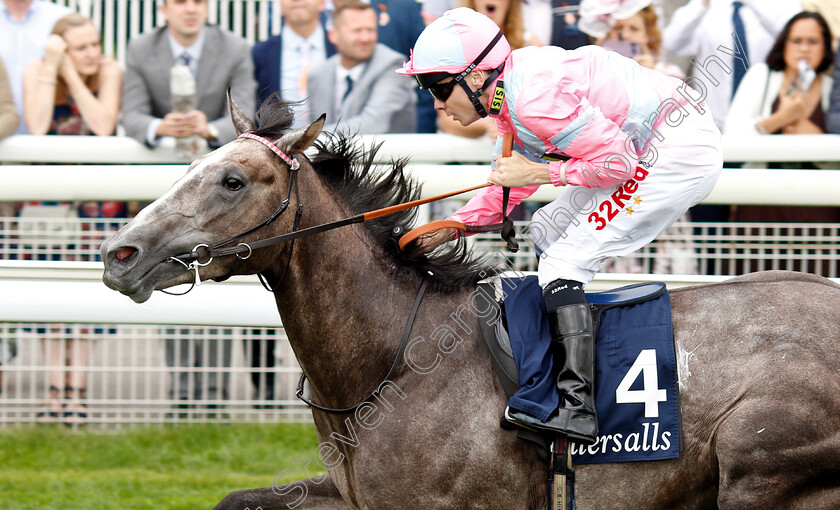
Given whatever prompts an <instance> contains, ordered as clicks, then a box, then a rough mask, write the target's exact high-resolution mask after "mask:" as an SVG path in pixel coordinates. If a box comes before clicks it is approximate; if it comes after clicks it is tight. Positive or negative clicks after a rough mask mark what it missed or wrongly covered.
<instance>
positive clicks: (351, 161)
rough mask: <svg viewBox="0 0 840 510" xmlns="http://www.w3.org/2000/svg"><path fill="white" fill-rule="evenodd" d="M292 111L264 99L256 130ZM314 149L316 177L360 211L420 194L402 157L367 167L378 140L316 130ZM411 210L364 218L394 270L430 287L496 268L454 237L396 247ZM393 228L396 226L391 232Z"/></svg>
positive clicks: (282, 127) (265, 130) (461, 283)
mask: <svg viewBox="0 0 840 510" xmlns="http://www.w3.org/2000/svg"><path fill="white" fill-rule="evenodd" d="M292 121H293V114H292V112H291V110H290V108H289V107H288V106H287V105H286V104H285V103H282V102H275V101H266V103H264V104H263V106H262V107H260V110H259V112H257V125H258V126H259V127H258V129H257V131H256V133H255V134H257V135H259V136H264V137H268V138H272V139H276V138H279V137H280V136H282V134H283V133H284V132H286V131H287V130H288V129H289V127H290V126H291V124H292ZM314 145H315V149H316V150H317V152H316V154H315V155H314V156H312V158H311V159H310V161H311V163H312V167H313V168H314V169H315V171H316V173H317V174H318V176H320V178H321V180H323V181H324V182H325V183H327V184H328V185H329V186H330V187H331V188H332V189H333V190H334V191H335V192H336V193H337V194H338V195H339V196H340V197H342V198H343V199H344V200H345V201H346V202H347V203H348V205H349V206H350V208H351V210H352V211H353V214H360V213H365V212H369V211H373V210H376V209H381V208H383V207H389V206H392V205H397V204H401V203H405V202H410V201H412V200H416V199H418V198H420V185H419V184H418V183H417V181H416V180H414V179H413V178H411V177H409V176H407V175H406V173H405V165H406V164H407V163H408V160H407V159H406V158H400V159H398V160H396V161H392V162H391V171H390V172H383V171H378V170H374V169H373V165H374V162H375V161H376V154H377V152H378V150H379V148H380V147H381V146H382V144H381V143H378V144H375V145H374V146H373V147H371V148H370V149H369V150H365V148H364V147H363V146H362V144H361V143H360V142H359V140H358V139H357V138H356V137H354V136H345V135H341V134H331V133H322V134H321V136H320V138H319V140H317V141H316V142H315V144H314ZM416 215H417V210H416V209H415V208H412V209H408V210H405V211H401V212H398V213H394V214H390V215H387V216H383V217H381V218H377V219H374V220H370V221H367V222H365V226H366V227H367V229H368V230H369V231H370V233H371V234H372V235H373V237H374V239H376V241H377V242H378V244H379V246H380V247H381V249H382V251H383V254H384V257H383V258H382V259H380V260H383V261H385V262H386V263H390V265H391V266H392V267H394V268H395V269H403V270H404V271H398V272H399V273H403V274H404V273H406V272H407V273H413V274H414V275H415V276H416V277H417V278H425V277H428V276H429V274H430V273H431V275H432V276H433V277H434V288H437V289H439V290H443V291H454V290H457V289H463V288H470V287H473V286H475V284H476V283H477V282H478V281H479V280H481V279H482V278H486V277H487V276H490V275H492V274H495V273H496V272H498V265H497V264H493V263H491V262H490V260H489V258H488V257H481V256H479V257H476V256H473V255H472V254H471V253H470V251H469V250H468V249H467V245H466V242H465V240H464V239H463V238H460V239H459V240H458V241H456V242H454V243H446V244H445V245H444V246H442V247H440V248H439V249H437V250H435V252H433V253H431V254H427V255H411V254H406V253H404V252H402V251H401V250H400V248H399V245H398V244H397V243H398V241H399V236H400V235H401V234H403V233H405V232H408V230H410V228H411V225H413V222H414V219H415V217H416ZM395 232H399V233H398V234H396V235H395Z"/></svg>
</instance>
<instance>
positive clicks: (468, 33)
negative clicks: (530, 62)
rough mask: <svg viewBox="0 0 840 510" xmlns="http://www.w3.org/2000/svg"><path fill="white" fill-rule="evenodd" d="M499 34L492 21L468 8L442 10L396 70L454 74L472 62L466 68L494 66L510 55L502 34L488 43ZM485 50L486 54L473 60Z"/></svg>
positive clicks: (409, 72)
mask: <svg viewBox="0 0 840 510" xmlns="http://www.w3.org/2000/svg"><path fill="white" fill-rule="evenodd" d="M500 33H501V30H499V27H498V26H497V25H496V23H494V22H493V20H491V19H490V18H488V17H487V16H485V15H483V14H481V13H479V12H476V11H474V10H472V9H470V8H468V7H459V8H457V9H452V10H450V11H446V12H445V13H443V15H442V16H441V17H439V18H438V19H436V20H435V21H433V22H432V23H431V24H429V26H427V27H426V29H425V30H423V33H421V34H420V37H418V38H417V42H416V43H415V44H414V50H413V51H412V52H411V57H410V58H409V60H408V62H406V63H404V64H403V68H402V69H397V72H398V73H400V74H410V75H418V74H431V73H447V74H458V73H461V72H462V71H464V70H465V69H467V68H468V67H470V64H473V63H475V66H474V67H473V68H471V69H470V71H471V70H472V69H478V70H481V71H483V70H489V69H495V68H497V67H499V66H500V65H502V63H503V62H504V61H505V59H506V58H507V56H508V55H510V44H508V42H507V39H505V36H504V35H502V36H501V38H500V39H499V40H498V41H496V42H495V44H493V45H492V46H491V43H492V42H493V41H494V38H495V37H496V36H497V34H500ZM488 47H489V48H488ZM485 50H487V53H486V55H484V56H483V58H482V59H480V61H479V62H477V63H476V62H475V61H476V60H478V57H480V56H482V53H484V52H485Z"/></svg>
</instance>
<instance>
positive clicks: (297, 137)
mask: <svg viewBox="0 0 840 510" xmlns="http://www.w3.org/2000/svg"><path fill="white" fill-rule="evenodd" d="M326 119H327V114H326V113H322V114H321V116H320V117H318V118H317V119H315V122H313V123H312V124H310V125H309V126H307V127H305V128H298V129H293V130H292V131H289V132H288V133H286V134H285V135H283V136H282V137H281V138H280V139H279V140H277V141H276V142H275V145H277V146H278V147H283V149H284V150H285V151H286V152H288V153H289V154H297V153H299V152H303V151H305V150H306V149H307V148H308V147H309V146H310V145H312V142H314V141H315V139H316V138H318V135H320V134H321V130H322V129H324V122H326Z"/></svg>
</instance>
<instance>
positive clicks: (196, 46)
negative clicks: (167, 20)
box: [167, 28, 204, 77]
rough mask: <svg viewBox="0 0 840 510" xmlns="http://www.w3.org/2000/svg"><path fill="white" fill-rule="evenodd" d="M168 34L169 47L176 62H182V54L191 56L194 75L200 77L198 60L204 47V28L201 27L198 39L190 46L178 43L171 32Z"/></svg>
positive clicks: (191, 69)
mask: <svg viewBox="0 0 840 510" xmlns="http://www.w3.org/2000/svg"><path fill="white" fill-rule="evenodd" d="M167 35H168V36H169V47H170V48H171V49H172V58H174V59H175V63H176V64H180V63H181V62H180V58H181V55H183V54H184V53H186V54H187V55H189V56H190V71H192V73H193V76H196V77H198V61H199V60H200V59H201V49H202V48H204V29H203V28H202V29H201V32H199V34H198V39H196V40H195V42H194V43H193V44H192V46H189V47H185V46H181V45H180V44H178V41H176V40H175V38H174V37H173V36H172V34H171V33H169V32H167Z"/></svg>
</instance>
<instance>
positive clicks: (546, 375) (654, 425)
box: [479, 276, 681, 464]
mask: <svg viewBox="0 0 840 510" xmlns="http://www.w3.org/2000/svg"><path fill="white" fill-rule="evenodd" d="M479 292H481V293H482V294H484V296H485V297H486V298H488V299H492V300H493V301H494V302H495V303H497V304H498V305H499V306H498V308H497V310H498V311H499V313H494V314H488V316H486V317H483V318H480V319H479V323H480V324H481V329H482V333H483V335H484V337H485V340H486V341H487V344H488V346H489V347H490V352H491V354H492V358H493V363H494V366H495V368H496V372H497V374H498V376H499V380H500V382H501V384H502V386H503V388H504V389H505V392H506V393H507V395H508V397H509V398H510V401H509V404H508V405H510V407H512V408H514V409H519V410H521V411H525V412H529V414H532V415H539V414H541V412H542V413H544V414H545V415H548V414H550V413H551V412H552V411H554V410H555V409H556V408H557V406H558V404H559V394H558V392H557V386H556V383H555V378H556V375H555V374H556V372H555V370H554V356H553V353H552V348H551V333H550V331H549V322H548V318H547V316H546V311H545V302H544V301H543V297H542V290H541V289H540V286H539V283H538V282H537V277H536V276H525V277H512V278H511V277H502V278H499V277H496V278H493V279H490V280H487V281H485V282H483V283H481V284H480V286H479ZM586 297H587V301H589V303H590V309H591V310H592V314H593V324H594V326H595V328H596V339H595V402H596V408H597V414H598V425H599V429H600V430H599V436H598V438H597V441H596V442H595V444H593V445H591V446H588V447H587V446H581V445H574V444H573V445H572V449H571V451H572V455H573V458H574V463H575V464H596V463H605V462H629V461H643V460H661V459H671V458H677V457H679V454H680V449H681V439H680V417H679V407H678V403H677V398H678V394H677V368H676V357H675V354H674V339H673V337H674V333H673V325H672V322H671V301H670V298H669V296H668V292H667V290H666V289H665V284H664V283H661V282H656V283H646V284H637V285H630V286H627V287H622V288H620V289H614V290H611V291H606V292H599V293H587V295H586ZM491 315H492V316H491ZM503 424H505V425H506V422H503ZM523 432H525V433H523ZM534 435H535V433H532V432H530V431H520V437H522V438H523V439H527V440H531V441H534V442H536V443H538V444H540V442H541V438H540V437H534ZM529 436H530V437H529ZM543 440H544V439H543Z"/></svg>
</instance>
